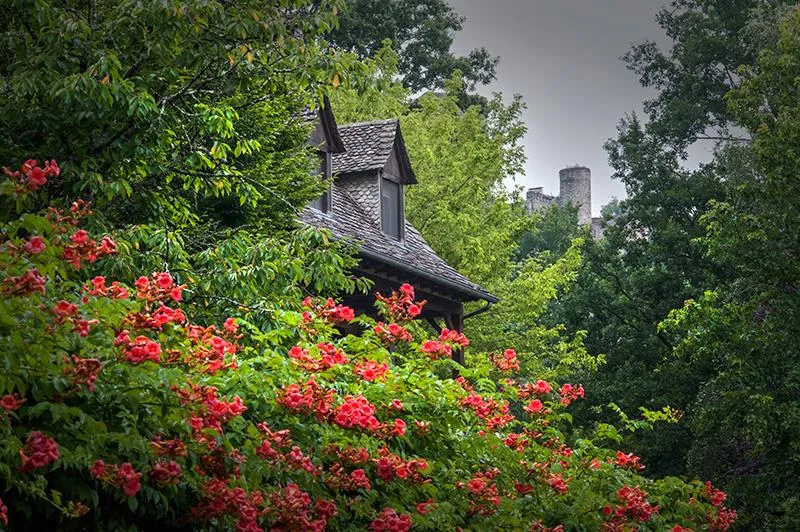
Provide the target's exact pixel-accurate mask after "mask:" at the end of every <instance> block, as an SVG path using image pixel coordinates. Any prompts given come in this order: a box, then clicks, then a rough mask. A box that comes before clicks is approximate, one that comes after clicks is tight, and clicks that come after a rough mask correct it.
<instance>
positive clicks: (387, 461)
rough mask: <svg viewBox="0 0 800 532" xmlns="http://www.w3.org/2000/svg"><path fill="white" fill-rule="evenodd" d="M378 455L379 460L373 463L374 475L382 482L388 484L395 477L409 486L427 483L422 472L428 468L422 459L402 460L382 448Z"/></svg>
mask: <svg viewBox="0 0 800 532" xmlns="http://www.w3.org/2000/svg"><path fill="white" fill-rule="evenodd" d="M378 454H379V456H380V458H378V459H375V460H373V461H374V462H375V466H376V475H377V476H378V478H379V479H381V480H383V481H384V482H389V481H391V480H392V479H394V478H395V477H397V478H399V479H401V480H405V481H406V482H409V483H411V484H422V483H424V482H427V481H428V479H426V478H425V477H423V476H422V471H424V470H426V469H427V468H428V462H427V461H425V460H424V459H422V458H417V459H411V460H403V459H402V458H401V457H399V456H397V455H396V454H393V453H392V452H390V451H389V449H388V448H386V447H382V448H381V449H380V451H378Z"/></svg>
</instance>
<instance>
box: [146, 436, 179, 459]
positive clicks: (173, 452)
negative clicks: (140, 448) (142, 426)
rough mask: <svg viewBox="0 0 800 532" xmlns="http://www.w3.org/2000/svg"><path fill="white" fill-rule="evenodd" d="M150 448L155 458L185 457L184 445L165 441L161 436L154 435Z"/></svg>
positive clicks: (176, 441) (174, 441)
mask: <svg viewBox="0 0 800 532" xmlns="http://www.w3.org/2000/svg"><path fill="white" fill-rule="evenodd" d="M150 447H152V449H153V452H154V453H155V455H156V456H171V457H173V458H176V457H178V456H186V455H187V453H188V451H187V450H186V444H185V443H183V442H182V441H181V440H165V439H162V438H161V436H159V435H155V436H153V439H152V440H150Z"/></svg>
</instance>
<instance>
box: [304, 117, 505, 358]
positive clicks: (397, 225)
mask: <svg viewBox="0 0 800 532" xmlns="http://www.w3.org/2000/svg"><path fill="white" fill-rule="evenodd" d="M315 120H316V129H315V130H314V132H313V134H312V136H311V140H310V142H311V143H312V145H313V146H314V147H316V148H317V150H318V153H319V156H320V160H321V165H322V172H321V173H322V175H323V176H324V177H326V178H328V179H330V178H333V179H332V180H331V185H330V187H329V189H328V190H327V191H326V192H325V193H324V194H323V195H322V196H320V197H319V198H317V199H316V200H314V201H313V202H312V203H311V204H310V205H309V206H308V207H306V208H305V209H304V210H303V212H302V213H301V215H300V219H301V220H302V221H303V222H304V223H307V224H309V225H312V226H315V227H318V228H323V229H327V230H328V231H330V232H331V233H332V234H333V236H334V237H335V238H339V239H343V240H346V241H349V242H352V243H353V244H355V245H356V246H357V248H358V250H359V258H360V263H359V265H358V267H357V268H356V270H355V272H354V273H356V274H357V275H361V276H363V277H367V278H369V279H371V280H372V281H373V282H374V283H375V287H374V288H375V290H376V291H380V292H384V293H385V292H388V291H390V290H392V289H397V287H398V286H399V285H400V284H401V283H410V284H411V285H413V286H414V288H415V290H416V293H417V298H418V299H425V300H427V301H428V303H427V304H426V306H425V308H424V311H423V314H422V316H421V317H422V318H424V319H426V320H427V321H428V322H429V323H430V324H431V325H432V326H433V327H434V328H435V329H437V330H441V328H442V324H441V322H443V324H444V327H447V328H449V329H455V330H458V331H462V330H463V326H464V320H465V319H466V318H469V317H470V316H472V315H475V314H478V313H480V312H483V311H485V310H488V308H489V307H490V306H491V305H492V304H493V303H495V302H497V298H496V297H495V296H493V295H492V294H490V293H488V292H487V291H486V290H484V289H483V288H481V287H480V286H479V285H477V284H475V283H473V282H472V281H470V280H469V279H467V278H466V277H465V276H463V275H461V274H460V273H459V272H458V271H456V270H455V269H454V268H452V267H450V266H449V265H448V264H447V263H446V262H445V261H444V260H443V259H442V258H441V257H439V256H438V255H437V254H436V252H434V251H433V249H431V247H430V246H429V245H428V244H427V242H425V239H424V238H422V235H421V234H420V233H419V232H418V231H417V230H416V229H415V228H414V226H412V225H411V224H410V223H409V222H408V220H406V218H405V213H404V206H405V200H404V195H405V194H404V191H405V187H407V186H411V185H414V184H415V183H416V182H417V179H416V176H415V175H414V170H413V168H412V167H411V162H410V161H409V158H408V153H407V152H406V147H405V143H404V142H403V135H402V133H401V131H400V122H399V121H398V120H395V119H391V120H375V121H371V122H360V123H355V124H345V125H341V126H337V125H336V121H335V119H334V117H333V113H332V111H331V109H330V105H325V106H324V107H321V108H320V109H319V110H318V112H317V117H316V119H315ZM470 301H483V302H485V305H483V306H482V307H481V308H479V309H478V310H477V311H475V312H472V313H470V314H466V315H465V314H464V303H466V302H470ZM343 302H344V303H345V304H347V305H349V306H351V307H353V308H354V309H355V310H356V312H357V313H372V312H374V306H373V304H374V297H372V296H350V297H345V298H344V299H343ZM459 361H461V362H463V361H462V360H459Z"/></svg>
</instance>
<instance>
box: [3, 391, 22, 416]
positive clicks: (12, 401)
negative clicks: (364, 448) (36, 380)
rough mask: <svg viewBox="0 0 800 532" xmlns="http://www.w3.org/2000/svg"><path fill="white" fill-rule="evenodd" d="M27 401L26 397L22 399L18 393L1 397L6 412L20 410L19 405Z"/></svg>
mask: <svg viewBox="0 0 800 532" xmlns="http://www.w3.org/2000/svg"><path fill="white" fill-rule="evenodd" d="M25 401H26V400H25V399H20V398H19V396H17V394H16V393H12V394H6V395H4V396H3V397H2V398H0V408H2V409H3V410H5V411H6V412H11V411H13V410H19V407H21V406H22V404H23V403H24V402H25Z"/></svg>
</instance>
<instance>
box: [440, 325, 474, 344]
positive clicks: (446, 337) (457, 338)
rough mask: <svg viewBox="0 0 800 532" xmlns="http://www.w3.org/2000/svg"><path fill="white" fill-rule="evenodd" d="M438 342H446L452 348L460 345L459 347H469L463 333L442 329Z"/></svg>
mask: <svg viewBox="0 0 800 532" xmlns="http://www.w3.org/2000/svg"><path fill="white" fill-rule="evenodd" d="M439 341H440V342H448V343H450V345H452V346H456V345H460V346H461V347H469V340H468V339H467V337H466V336H464V334H463V333H460V332H458V331H453V330H450V329H447V328H445V329H442V332H441V333H440V334H439Z"/></svg>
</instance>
